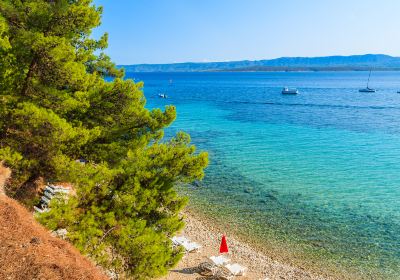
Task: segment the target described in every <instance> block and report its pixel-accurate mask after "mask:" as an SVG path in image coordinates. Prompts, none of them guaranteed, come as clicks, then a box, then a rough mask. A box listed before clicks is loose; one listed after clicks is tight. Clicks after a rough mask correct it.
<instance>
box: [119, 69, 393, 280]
mask: <svg viewBox="0 0 400 280" xmlns="http://www.w3.org/2000/svg"><path fill="white" fill-rule="evenodd" d="M127 78H134V79H135V80H136V81H144V93H145V96H146V98H147V107H149V108H154V107H164V106H165V105H168V104H172V105H175V106H176V108H177V112H178V116H177V120H176V121H175V122H174V124H173V125H172V126H171V127H170V128H168V129H167V130H166V135H167V137H170V136H171V135H173V134H174V133H176V132H177V131H180V130H183V131H185V132H188V133H189V134H190V135H191V137H192V141H193V143H194V144H195V145H196V146H197V147H198V149H199V150H206V151H208V152H209V155H210V166H209V167H208V168H207V170H206V177H205V179H204V181H203V182H202V183H201V186H200V187H198V186H197V187H187V188H184V189H182V190H181V191H182V192H183V193H184V194H187V195H188V196H189V197H190V198H191V207H195V208H196V209H198V210H199V211H202V212H203V213H204V214H206V215H209V216H211V217H214V218H215V219H217V220H220V221H221V222H223V223H225V225H226V227H227V231H235V232H238V233H239V234H242V235H244V236H251V237H252V238H253V239H254V240H257V242H259V243H260V244H264V245H265V248H266V250H267V251H271V252H272V251H274V252H278V253H281V254H282V255H283V258H285V259H290V260H291V261H293V262H294V263H297V264H299V265H304V266H316V267H320V268H322V270H326V271H327V272H326V273H328V274H329V273H331V272H332V271H335V272H339V273H344V274H345V275H353V276H351V277H355V276H358V277H359V278H362V279H400V94H398V93H397V91H398V90H400V72H373V73H372V76H371V82H370V87H373V88H376V89H377V92H376V93H359V92H358V89H359V88H362V87H365V86H366V81H367V79H368V72H296V73H291V72H287V73H286V72H279V73H267V72H262V73H128V74H127ZM284 86H288V87H297V88H298V89H299V91H300V93H299V94H298V95H296V96H284V95H282V94H281V89H282V87H284ZM159 93H165V94H167V95H168V99H162V98H159V97H158V96H157V95H158V94H159ZM351 277H350V276H349V278H351Z"/></svg>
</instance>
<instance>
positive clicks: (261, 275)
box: [163, 210, 334, 280]
mask: <svg viewBox="0 0 400 280" xmlns="http://www.w3.org/2000/svg"><path fill="white" fill-rule="evenodd" d="M184 216H185V221H186V227H185V229H184V230H183V231H182V235H184V236H186V237H188V238H189V239H190V240H192V241H195V242H197V243H199V244H201V245H202V250H201V252H199V253H190V254H187V255H186V256H185V257H184V258H183V260H182V261H181V262H180V264H179V265H178V267H177V268H175V269H173V270H171V271H170V272H169V274H168V276H166V277H164V278H163V279H164V280H180V279H197V280H199V279H206V278H204V277H202V276H201V275H200V274H198V270H197V266H198V264H199V263H201V262H202V261H204V260H205V259H206V258H207V257H209V256H213V255H214V256H215V255H218V249H219V244H220V241H221V235H222V233H223V232H221V230H220V229H218V226H217V225H214V224H213V223H212V222H210V221H208V220H206V219H204V218H202V217H201V216H200V215H198V214H196V213H194V212H192V211H189V210H186V211H185V213H184ZM227 239H228V246H229V251H230V252H229V254H228V257H229V258H230V259H231V261H232V262H236V263H239V264H241V265H244V266H246V267H247V268H248V273H247V274H246V276H241V277H237V279H243V280H247V279H248V280H250V279H251V280H258V279H260V280H264V279H265V280H266V279H270V280H277V279H279V280H282V279H288V280H289V279H290V280H317V279H318V280H323V279H324V280H328V279H329V280H332V279H334V278H329V277H323V276H319V275H318V274H317V273H314V272H311V271H306V270H305V269H302V268H297V267H294V266H292V265H287V264H284V263H280V262H278V261H275V260H273V259H272V258H271V257H270V256H267V255H265V254H263V253H261V252H259V251H258V250H257V249H256V248H255V247H254V246H251V245H249V244H246V243H244V242H242V241H240V240H239V239H238V238H235V237H234V236H230V235H229V236H227Z"/></svg>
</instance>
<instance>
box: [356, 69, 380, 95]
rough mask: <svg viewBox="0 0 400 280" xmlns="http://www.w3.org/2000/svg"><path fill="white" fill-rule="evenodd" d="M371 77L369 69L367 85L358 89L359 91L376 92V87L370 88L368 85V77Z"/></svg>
mask: <svg viewBox="0 0 400 280" xmlns="http://www.w3.org/2000/svg"><path fill="white" fill-rule="evenodd" d="M370 78H371V70H369V76H368V82H367V87H366V88H362V89H360V90H359V92H376V89H373V88H370V87H369V79H370Z"/></svg>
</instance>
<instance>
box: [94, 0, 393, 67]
mask: <svg viewBox="0 0 400 280" xmlns="http://www.w3.org/2000/svg"><path fill="white" fill-rule="evenodd" d="M94 3H95V4H96V5H101V6H103V8H104V12H103V20H102V25H101V27H99V28H97V29H96V30H95V32H94V33H93V36H94V37H98V36H99V35H100V34H101V33H103V32H108V33H109V48H108V50H107V53H108V54H109V55H110V56H111V58H112V59H113V60H114V61H116V62H117V63H118V64H136V63H172V62H186V61H196V62H204V61H228V60H243V59H249V60H256V59H269V58H276V57H281V56H325V55H350V54H365V53H384V54H389V55H394V56H400V16H399V13H400V1H399V0H94Z"/></svg>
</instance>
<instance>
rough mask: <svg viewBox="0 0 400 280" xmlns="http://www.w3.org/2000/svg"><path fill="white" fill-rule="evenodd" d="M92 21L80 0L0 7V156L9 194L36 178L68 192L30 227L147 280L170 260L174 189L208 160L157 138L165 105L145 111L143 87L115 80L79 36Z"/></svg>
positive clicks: (175, 219) (177, 224) (101, 44)
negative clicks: (64, 185) (66, 185)
mask: <svg viewBox="0 0 400 280" xmlns="http://www.w3.org/2000/svg"><path fill="white" fill-rule="evenodd" d="M100 15H101V8H97V7H95V6H94V5H93V4H92V1H91V0H72V1H71V0H53V1H45V0H25V1H22V0H2V1H0V64H1V68H0V159H1V160H4V163H5V164H6V165H7V166H9V167H11V168H12V169H13V180H12V181H11V185H9V186H8V189H7V190H8V193H9V195H13V194H14V193H16V192H18V190H20V189H21V186H23V185H24V184H25V183H26V182H32V181H34V180H36V179H37V178H39V177H44V178H46V179H47V180H53V181H67V182H71V183H73V184H74V186H75V190H76V194H75V195H73V196H71V197H70V198H69V199H64V198H60V199H57V200H54V201H52V205H51V211H50V212H47V213H44V214H42V215H40V216H39V217H38V219H39V220H40V221H41V222H42V223H43V224H45V225H46V226H47V227H49V228H50V229H57V228H67V229H68V232H69V238H70V240H71V241H72V242H73V243H74V244H75V245H76V246H77V248H78V249H79V250H81V251H82V252H83V253H85V254H88V255H90V256H91V257H92V258H93V259H95V260H96V261H97V262H98V263H99V264H102V265H103V266H104V267H106V268H108V269H111V270H113V271H115V272H117V273H118V275H120V276H124V277H127V278H132V279H148V278H151V277H156V276H160V275H163V274H165V273H166V271H167V270H168V269H169V268H171V267H173V266H174V265H175V264H176V263H177V261H178V260H179V259H180V257H181V256H182V252H181V251H180V250H179V249H172V246H171V242H170V240H169V237H171V236H172V235H174V234H175V233H176V232H177V231H178V230H180V229H181V228H182V227H183V222H182V219H181V218H180V216H179V212H180V211H181V210H182V208H183V207H184V205H185V204H186V202H187V200H186V198H184V197H179V196H178V195H177V193H176V191H175V189H174V186H175V185H177V184H181V183H187V182H191V181H193V180H197V179H201V178H202V177H203V176H204V173H203V170H204V168H205V167H206V166H207V163H208V159H207V154H206V153H197V152H196V150H195V147H194V146H192V145H190V137H189V136H188V135H187V134H184V133H178V134H177V135H176V137H174V138H173V139H170V140H169V141H166V140H163V129H164V128H165V127H167V126H168V125H170V124H171V122H173V121H174V120H175V117H176V111H175V108H174V107H173V106H167V107H166V108H165V110H164V111H162V110H160V109H155V110H151V111H149V110H147V109H146V108H145V103H146V101H145V98H144V96H143V92H142V87H143V84H142V83H134V82H133V81H131V80H123V79H121V78H122V77H123V74H124V73H123V70H118V69H116V67H115V65H114V63H112V61H111V60H110V58H109V57H107V56H106V55H105V54H104V53H102V50H103V49H105V48H106V47H107V34H105V35H104V36H103V37H101V38H100V39H99V40H94V39H92V38H90V32H91V30H92V29H93V28H94V27H96V26H98V25H99V24H100ZM106 76H107V77H114V80H113V81H111V82H107V81H105V80H104V78H105V77H106ZM79 159H85V160H87V162H86V164H81V163H79V162H77V160H79Z"/></svg>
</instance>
